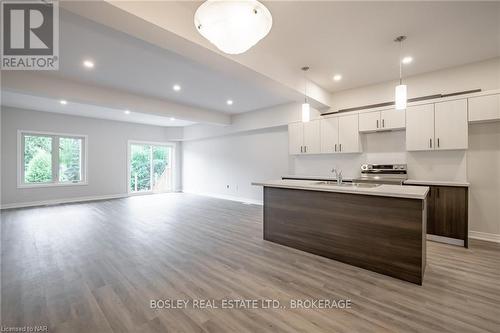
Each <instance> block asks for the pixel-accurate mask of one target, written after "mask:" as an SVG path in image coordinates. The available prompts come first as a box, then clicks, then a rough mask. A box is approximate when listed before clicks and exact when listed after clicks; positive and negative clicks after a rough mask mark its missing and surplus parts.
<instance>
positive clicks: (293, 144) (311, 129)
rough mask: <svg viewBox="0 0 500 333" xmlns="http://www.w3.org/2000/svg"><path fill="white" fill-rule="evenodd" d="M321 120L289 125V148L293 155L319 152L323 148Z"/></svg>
mask: <svg viewBox="0 0 500 333" xmlns="http://www.w3.org/2000/svg"><path fill="white" fill-rule="evenodd" d="M319 125H320V121H319V120H311V121H309V122H307V123H302V122H297V123H291V124H289V125H288V150H289V153H290V154H291V155H297V154H318V153H319V152H320V149H321V143H320V142H321V138H320V127H319Z"/></svg>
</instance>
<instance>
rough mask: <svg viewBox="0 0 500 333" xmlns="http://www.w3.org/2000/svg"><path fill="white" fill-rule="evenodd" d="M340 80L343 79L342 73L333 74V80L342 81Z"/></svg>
mask: <svg viewBox="0 0 500 333" xmlns="http://www.w3.org/2000/svg"><path fill="white" fill-rule="evenodd" d="M340 80H342V75H340V74H335V75H334V76H333V81H340Z"/></svg>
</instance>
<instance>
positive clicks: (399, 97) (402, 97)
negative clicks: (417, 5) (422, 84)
mask: <svg viewBox="0 0 500 333" xmlns="http://www.w3.org/2000/svg"><path fill="white" fill-rule="evenodd" d="M404 40H406V36H399V37H397V38H396V39H395V40H394V41H395V42H397V43H399V85H397V86H396V89H395V98H394V100H395V104H396V110H405V109H406V103H407V100H408V92H407V87H406V84H403V62H402V59H401V56H402V52H403V41H404Z"/></svg>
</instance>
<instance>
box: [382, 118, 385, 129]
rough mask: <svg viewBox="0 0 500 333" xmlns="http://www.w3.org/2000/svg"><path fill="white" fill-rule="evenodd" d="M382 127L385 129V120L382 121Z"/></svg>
mask: <svg viewBox="0 0 500 333" xmlns="http://www.w3.org/2000/svg"><path fill="white" fill-rule="evenodd" d="M382 127H385V119H382Z"/></svg>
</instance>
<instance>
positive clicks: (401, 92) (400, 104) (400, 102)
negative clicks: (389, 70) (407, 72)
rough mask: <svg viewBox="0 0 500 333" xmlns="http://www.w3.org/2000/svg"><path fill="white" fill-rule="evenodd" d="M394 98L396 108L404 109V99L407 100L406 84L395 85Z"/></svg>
mask: <svg viewBox="0 0 500 333" xmlns="http://www.w3.org/2000/svg"><path fill="white" fill-rule="evenodd" d="M395 96H396V98H395V100H396V110H404V109H406V101H407V100H408V95H407V92H406V84H400V85H399V86H396V89H395Z"/></svg>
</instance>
